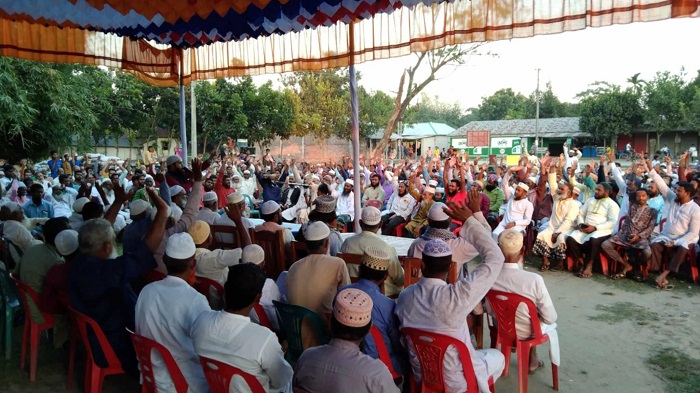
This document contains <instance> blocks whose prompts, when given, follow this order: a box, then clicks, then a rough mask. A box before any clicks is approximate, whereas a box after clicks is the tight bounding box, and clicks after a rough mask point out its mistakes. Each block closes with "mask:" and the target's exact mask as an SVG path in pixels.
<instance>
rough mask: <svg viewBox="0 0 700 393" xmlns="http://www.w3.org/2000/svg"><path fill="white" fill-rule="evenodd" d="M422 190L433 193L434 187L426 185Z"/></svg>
mask: <svg viewBox="0 0 700 393" xmlns="http://www.w3.org/2000/svg"><path fill="white" fill-rule="evenodd" d="M423 192H427V193H430V194H435V189H434V188H433V187H430V186H428V187H425V190H423Z"/></svg>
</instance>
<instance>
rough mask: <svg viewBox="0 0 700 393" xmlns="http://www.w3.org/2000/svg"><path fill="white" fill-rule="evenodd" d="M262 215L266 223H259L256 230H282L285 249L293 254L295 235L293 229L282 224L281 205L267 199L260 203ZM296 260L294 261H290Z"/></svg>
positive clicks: (288, 253) (286, 252)
mask: <svg viewBox="0 0 700 393" xmlns="http://www.w3.org/2000/svg"><path fill="white" fill-rule="evenodd" d="M260 216H261V217H262V219H263V220H265V222H264V223H262V224H260V225H257V226H256V227H255V231H256V232H258V231H267V232H278V231H282V236H283V241H284V251H285V254H286V255H291V251H292V241H294V235H292V231H290V230H289V229H288V228H285V227H283V226H282V225H281V224H282V209H281V207H280V205H279V204H278V203H277V202H275V201H267V202H265V203H263V204H262V205H260ZM290 262H294V261H290Z"/></svg>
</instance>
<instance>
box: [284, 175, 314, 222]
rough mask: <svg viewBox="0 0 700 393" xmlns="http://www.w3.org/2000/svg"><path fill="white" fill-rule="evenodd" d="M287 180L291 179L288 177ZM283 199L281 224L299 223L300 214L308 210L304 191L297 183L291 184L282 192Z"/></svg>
mask: <svg viewBox="0 0 700 393" xmlns="http://www.w3.org/2000/svg"><path fill="white" fill-rule="evenodd" d="M287 179H288V180H290V179H291V178H289V177H288V178H287ZM281 198H282V199H281V200H280V203H281V204H282V206H281V207H280V208H281V209H282V213H281V214H280V220H281V222H297V218H298V217H299V212H301V211H303V210H306V207H307V206H306V198H304V190H303V189H302V187H300V186H299V185H298V184H296V183H289V187H288V188H287V189H286V190H284V192H282V197H281Z"/></svg>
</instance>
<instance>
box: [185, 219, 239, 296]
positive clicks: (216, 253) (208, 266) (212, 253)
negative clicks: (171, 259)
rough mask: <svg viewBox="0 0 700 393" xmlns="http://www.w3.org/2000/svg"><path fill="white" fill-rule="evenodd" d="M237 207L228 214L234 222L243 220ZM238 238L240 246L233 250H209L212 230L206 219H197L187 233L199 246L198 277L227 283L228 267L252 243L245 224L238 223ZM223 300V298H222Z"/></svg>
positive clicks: (197, 256) (197, 257)
mask: <svg viewBox="0 0 700 393" xmlns="http://www.w3.org/2000/svg"><path fill="white" fill-rule="evenodd" d="M237 212H238V211H237V210H236V209H229V210H228V212H227V214H228V215H229V216H232V217H233V219H235V220H233V221H234V222H235V221H236V220H238V221H239V222H240V221H242V220H241V218H242V217H241V215H240V212H238V215H237V216H236V213H237ZM236 230H237V231H238V239H239V242H240V247H239V248H234V249H232V250H209V247H210V246H211V243H212V237H211V230H210V228H209V225H207V223H206V222H204V221H195V222H194V224H192V226H191V227H190V229H188V230H187V233H189V234H190V236H192V240H194V244H195V245H196V246H197V252H196V254H195V260H196V262H197V263H196V275H197V277H205V278H208V279H211V280H214V281H216V282H218V283H219V284H221V285H224V284H225V283H226V278H227V277H228V268H229V267H230V266H233V265H236V264H238V263H239V262H240V261H241V251H242V250H243V247H245V246H247V245H249V244H250V235H249V234H248V231H246V230H245V228H244V227H243V225H241V226H240V227H239V226H238V225H237V226H236ZM222 300H223V299H222Z"/></svg>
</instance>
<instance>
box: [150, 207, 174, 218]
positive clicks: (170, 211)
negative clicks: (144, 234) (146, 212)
mask: <svg viewBox="0 0 700 393" xmlns="http://www.w3.org/2000/svg"><path fill="white" fill-rule="evenodd" d="M156 214H158V209H151V220H154V219H155V218H156ZM172 215H173V209H172V208H171V207H170V206H168V209H167V211H166V212H165V216H166V217H170V216H172Z"/></svg>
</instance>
